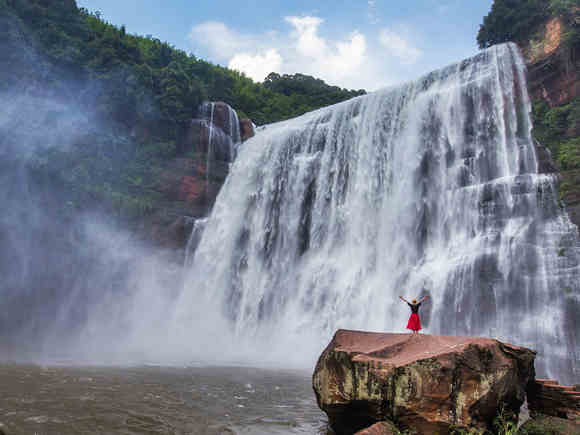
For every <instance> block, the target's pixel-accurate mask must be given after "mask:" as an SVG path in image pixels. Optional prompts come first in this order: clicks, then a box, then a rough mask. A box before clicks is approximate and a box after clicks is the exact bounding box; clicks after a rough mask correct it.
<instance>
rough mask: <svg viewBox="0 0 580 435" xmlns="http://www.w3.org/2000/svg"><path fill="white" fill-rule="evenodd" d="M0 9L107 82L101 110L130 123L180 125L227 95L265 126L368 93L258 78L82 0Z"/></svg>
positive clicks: (46, 46)
mask: <svg viewBox="0 0 580 435" xmlns="http://www.w3.org/2000/svg"><path fill="white" fill-rule="evenodd" d="M0 8H2V9H3V10H5V13H7V12H8V13H9V12H12V14H13V16H14V17H15V18H17V19H20V20H21V23H22V24H24V28H25V29H26V31H25V35H24V37H25V38H24V39H26V40H27V41H26V42H27V43H35V42H38V43H39V44H40V46H41V48H42V53H43V54H44V55H46V57H47V58H48V60H49V61H50V62H51V63H52V64H54V65H55V66H56V69H57V70H58V71H59V72H64V73H66V75H65V77H66V78H69V79H75V80H77V81H79V82H89V81H90V82H91V83H94V81H97V82H99V83H100V85H101V86H102V88H103V89H106V90H107V92H104V93H101V94H100V95H99V104H98V109H99V110H102V112H103V114H105V113H107V114H111V115H112V116H113V118H115V119H117V120H121V121H123V122H125V123H133V122H135V121H149V120H151V118H152V117H153V116H157V117H159V118H161V119H162V120H164V121H166V124H168V125H171V124H175V123H178V122H181V121H185V120H188V119H191V118H192V117H193V116H194V115H195V110H196V108H197V107H198V105H199V103H200V102H201V101H202V100H204V99H209V100H213V101H217V100H221V101H225V102H226V103H228V104H230V105H231V106H232V107H235V108H236V109H239V110H241V111H242V112H243V113H245V114H246V115H247V116H249V117H250V118H251V119H252V120H253V121H254V122H256V123H257V124H264V123H270V122H274V121H279V120H282V119H287V118H291V117H294V116H297V115H300V114H302V113H305V112H306V111H310V110H313V109H316V108H319V107H321V106H324V105H328V104H332V103H337V102H339V101H342V100H345V99H348V98H352V97H353V96H356V95H360V94H361V93H364V91H362V90H360V91H348V90H346V89H341V88H338V87H335V86H329V85H327V84H326V83H324V82H323V81H321V80H317V79H315V78H313V77H310V76H305V75H301V74H296V75H295V76H287V75H285V76H283V77H280V76H277V75H275V74H274V75H271V76H270V78H269V81H268V83H267V85H262V84H259V83H254V82H253V81H252V80H251V79H249V78H247V77H245V76H244V75H243V74H242V73H239V72H237V71H233V70H229V69H227V68H223V67H221V66H217V65H213V64H211V63H209V62H206V61H203V60H201V59H198V58H196V57H195V56H194V55H192V54H189V55H188V54H186V53H185V52H184V51H182V50H178V49H176V48H174V47H172V46H171V45H170V44H168V43H166V42H162V41H160V40H158V39H156V38H153V37H151V36H147V37H143V36H137V35H131V34H129V33H127V32H126V29H125V27H124V26H120V27H118V26H114V25H112V24H109V23H107V22H105V21H104V20H103V19H102V18H101V15H100V13H99V12H94V13H92V12H89V11H87V10H86V9H82V8H81V9H79V8H77V6H76V3H75V1H74V0H58V1H51V2H49V1H46V0H0ZM6 66H8V65H6ZM20 74H21V71H19V70H18V69H17V70H14V69H10V68H7V69H5V70H3V72H2V75H3V77H2V78H3V79H4V80H3V83H4V86H6V87H8V86H10V85H14V84H15V82H18V81H19V79H18V76H19V75H20ZM6 75H8V77H4V76H6ZM54 84H55V85H57V84H56V83H54ZM155 109H158V110H157V111H155Z"/></svg>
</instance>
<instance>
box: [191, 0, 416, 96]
mask: <svg viewBox="0 0 580 435" xmlns="http://www.w3.org/2000/svg"><path fill="white" fill-rule="evenodd" d="M368 6H369V8H371V9H372V8H374V7H375V3H374V0H368ZM283 22H285V23H287V24H288V25H289V27H287V28H286V29H285V30H282V29H283V28H281V30H279V31H270V32H266V33H262V34H248V33H241V32H238V31H236V30H235V29H232V28H230V27H228V26H226V25H225V24H224V23H220V22H215V21H209V22H205V23H201V24H199V25H196V26H195V27H193V29H192V30H191V32H190V34H189V39H190V41H191V44H192V47H193V49H194V52H195V54H198V55H199V53H200V52H201V55H202V56H209V58H210V60H212V61H217V62H219V63H221V64H222V65H228V67H230V68H232V69H236V70H238V71H241V72H244V73H245V74H246V75H247V76H248V77H250V78H252V79H254V80H255V81H262V80H263V79H264V78H265V77H266V76H267V75H268V74H269V73H270V72H277V73H280V74H294V73H303V74H308V75H312V76H314V77H317V78H321V79H322V80H324V81H326V82H327V83H329V84H332V85H338V86H341V87H345V88H351V89H360V88H365V89H367V90H374V89H378V88H380V87H384V86H388V85H392V84H394V83H395V82H398V81H401V80H406V79H407V78H409V75H410V74H412V75H414V74H415V73H416V71H415V70H416V66H415V65H414V66H413V67H411V66H410V65H411V64H414V63H415V62H416V61H417V60H418V59H419V58H420V57H421V54H422V53H421V51H420V50H419V49H418V48H416V47H415V46H414V45H413V44H411V43H410V42H409V41H408V38H405V37H404V35H407V34H408V33H409V32H408V29H406V28H402V31H401V32H398V33H395V32H394V31H393V30H391V29H389V28H383V29H382V30H381V31H380V33H374V32H376V30H372V32H373V33H367V34H365V33H363V32H361V31H359V30H356V29H351V30H349V31H348V32H346V33H344V34H343V35H342V36H339V37H335V38H329V37H327V36H326V35H324V34H323V31H324V29H325V26H326V22H325V21H324V20H323V19H322V18H320V17H316V16H310V15H306V16H288V17H285V18H284V21H281V23H283ZM367 32H371V31H369V30H367ZM411 68H413V70H412V71H410V69H411Z"/></svg>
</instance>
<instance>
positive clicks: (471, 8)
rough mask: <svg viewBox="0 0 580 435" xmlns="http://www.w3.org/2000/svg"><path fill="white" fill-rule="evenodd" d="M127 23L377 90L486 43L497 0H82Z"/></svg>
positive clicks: (219, 53)
mask: <svg viewBox="0 0 580 435" xmlns="http://www.w3.org/2000/svg"><path fill="white" fill-rule="evenodd" d="M77 3H78V5H79V6H81V7H85V8H87V9H89V10H91V11H95V10H98V11H100V12H101V13H102V14H103V17H104V18H105V19H106V20H107V21H109V22H111V23H113V24H116V25H125V26H126V28H127V31H128V32H130V33H135V34H139V35H152V36H153V37H156V38H159V39H161V40H163V41H167V42H169V43H171V44H172V45H174V46H175V47H177V48H180V49H183V50H185V51H186V52H188V53H193V54H195V55H196V56H197V57H199V58H202V59H205V60H208V61H211V62H213V63H217V64H220V65H224V66H229V67H231V68H235V69H238V70H240V71H243V72H244V73H245V74H246V75H248V76H249V77H252V78H253V79H255V80H256V81H261V80H262V79H263V78H264V77H265V76H266V75H267V74H268V73H269V72H271V71H275V72H279V73H289V74H291V73H296V72H300V73H305V74H310V75H313V76H316V77H319V78H322V79H323V80H325V81H326V82H327V83H329V84H333V85H338V86H342V87H347V88H355V89H359V88H365V89H367V90H375V89H378V88H381V87H385V86H390V85H394V84H397V83H400V82H403V81H406V80H410V79H413V78H416V77H418V76H420V75H421V74H424V73H426V72H429V71H431V70H433V69H437V68H440V67H442V66H445V65H447V64H449V63H452V62H455V61H457V60H460V59H463V58H465V57H469V56H471V55H473V54H475V53H476V52H477V46H476V43H475V37H476V35H477V30H478V29H479V25H480V23H481V22H482V19H483V17H484V16H485V15H486V14H487V13H488V12H489V10H490V8H491V4H492V3H493V0H406V1H405V0H397V1H394V0H354V1H350V2H340V1H336V0H335V1H326V0H319V1H317V2H312V1H303V0H298V1H292V2H289V1H279V0H269V1H263V0H249V1H245V2H240V1H237V2H234V1H229V0H228V1H223V0H216V1H208V0H201V1H187V0H77Z"/></svg>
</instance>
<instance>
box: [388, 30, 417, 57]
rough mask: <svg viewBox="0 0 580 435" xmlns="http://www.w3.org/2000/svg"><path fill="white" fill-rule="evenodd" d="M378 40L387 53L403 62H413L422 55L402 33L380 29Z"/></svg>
mask: <svg viewBox="0 0 580 435" xmlns="http://www.w3.org/2000/svg"><path fill="white" fill-rule="evenodd" d="M379 41H380V43H381V45H382V46H383V47H384V48H386V49H387V52H388V54H390V55H392V56H395V57H397V58H398V59H399V60H400V61H401V62H403V63H407V64H413V63H415V62H417V60H418V59H419V58H420V57H421V55H422V52H421V50H419V49H418V48H417V47H415V46H414V45H413V44H411V42H409V41H408V40H406V39H405V38H404V37H403V36H402V35H400V34H398V33H396V32H394V31H392V30H390V29H387V28H385V29H382V30H381V32H380V34H379Z"/></svg>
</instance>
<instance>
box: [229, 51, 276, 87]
mask: <svg viewBox="0 0 580 435" xmlns="http://www.w3.org/2000/svg"><path fill="white" fill-rule="evenodd" d="M228 68H231V69H235V70H237V71H241V72H243V73H245V74H246V75H247V76H248V77H250V78H251V79H252V80H254V81H257V82H261V81H262V80H264V79H265V78H266V76H267V75H268V74H270V73H271V72H272V71H280V70H281V68H282V56H280V53H278V50H276V49H275V48H272V49H270V50H267V51H266V52H265V53H264V54H255V55H252V54H248V53H239V54H236V55H234V57H232V59H231V60H230V61H229V63H228Z"/></svg>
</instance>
